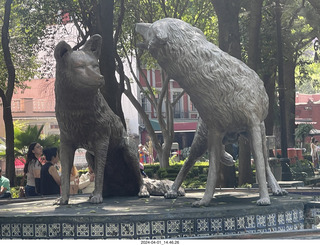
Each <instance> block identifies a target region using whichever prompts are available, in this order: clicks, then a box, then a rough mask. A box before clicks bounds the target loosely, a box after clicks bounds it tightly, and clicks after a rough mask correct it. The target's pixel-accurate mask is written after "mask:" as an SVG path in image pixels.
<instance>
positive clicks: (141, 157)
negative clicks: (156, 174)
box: [138, 144, 148, 164]
mask: <svg viewBox="0 0 320 245" xmlns="http://www.w3.org/2000/svg"><path fill="white" fill-rule="evenodd" d="M138 151H139V162H141V163H143V164H145V163H146V155H148V152H147V150H146V148H145V147H144V146H143V145H142V144H139V150H138Z"/></svg>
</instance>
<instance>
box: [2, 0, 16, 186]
mask: <svg viewBox="0 0 320 245" xmlns="http://www.w3.org/2000/svg"><path fill="white" fill-rule="evenodd" d="M11 4H12V0H7V1H6V4H5V14H4V20H3V26H2V32H1V42H2V50H3V55H4V56H3V57H4V61H5V64H6V67H7V71H8V80H7V81H8V82H7V90H6V91H4V90H3V89H0V97H1V99H2V103H3V119H4V123H5V131H6V175H7V176H8V178H9V180H10V182H11V183H12V184H14V183H15V165H14V137H13V136H14V131H13V121H12V113H11V99H12V94H13V89H14V83H15V81H16V74H15V68H14V65H13V62H12V59H11V52H10V48H9V20H10V13H11Z"/></svg>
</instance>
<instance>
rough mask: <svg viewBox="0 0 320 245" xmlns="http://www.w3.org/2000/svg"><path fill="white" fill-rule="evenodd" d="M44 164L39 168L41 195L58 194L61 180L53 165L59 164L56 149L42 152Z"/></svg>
mask: <svg viewBox="0 0 320 245" xmlns="http://www.w3.org/2000/svg"><path fill="white" fill-rule="evenodd" d="M43 154H44V155H45V157H46V161H47V162H46V163H45V164H44V165H43V166H42V167H41V174H40V182H41V188H40V189H41V192H42V195H55V194H60V185H61V180H60V176H59V174H58V171H57V169H56V168H55V164H56V163H58V162H59V156H58V149H57V148H56V147H53V148H47V149H44V150H43Z"/></svg>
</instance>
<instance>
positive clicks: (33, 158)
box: [23, 142, 42, 197]
mask: <svg viewBox="0 0 320 245" xmlns="http://www.w3.org/2000/svg"><path fill="white" fill-rule="evenodd" d="M41 155H42V146H41V145H40V144H39V143H37V142H33V143H31V144H30V145H29V148H28V152H27V160H26V164H25V165H24V169H23V172H24V176H27V184H26V187H25V195H26V196H27V197H30V196H38V195H40V193H41V190H40V170H41V166H42V164H41V163H40V161H39V158H40V157H41Z"/></svg>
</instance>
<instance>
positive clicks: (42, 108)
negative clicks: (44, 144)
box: [0, 78, 59, 137]
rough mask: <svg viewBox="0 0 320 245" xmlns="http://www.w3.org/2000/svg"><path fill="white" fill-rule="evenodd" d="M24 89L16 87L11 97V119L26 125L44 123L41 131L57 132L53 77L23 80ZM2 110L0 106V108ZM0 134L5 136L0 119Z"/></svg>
mask: <svg viewBox="0 0 320 245" xmlns="http://www.w3.org/2000/svg"><path fill="white" fill-rule="evenodd" d="M25 85H26V86H27V88H26V89H17V90H16V91H15V93H14V95H13V97H12V104H11V105H12V117H13V120H14V121H16V120H20V121H22V122H25V123H26V124H27V125H32V126H34V125H36V126H39V127H41V126H42V125H44V128H43V133H44V134H45V135H48V134H59V127H58V123H57V120H56V116H55V110H54V107H55V95H54V79H53V78H51V79H34V80H31V81H27V82H25ZM0 110H1V111H2V107H1V108H0ZM0 136H1V137H5V133H4V122H3V119H2V117H1V120H0Z"/></svg>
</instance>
